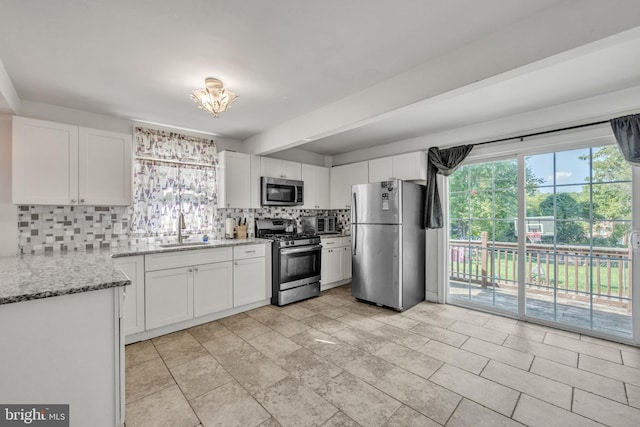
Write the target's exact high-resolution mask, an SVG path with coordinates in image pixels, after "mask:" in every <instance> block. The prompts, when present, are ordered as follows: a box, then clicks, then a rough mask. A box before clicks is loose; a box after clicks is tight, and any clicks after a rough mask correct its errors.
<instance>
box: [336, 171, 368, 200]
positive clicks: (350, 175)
mask: <svg viewBox="0 0 640 427" xmlns="http://www.w3.org/2000/svg"><path fill="white" fill-rule="evenodd" d="M368 182H369V162H359V163H352V164H349V165H343V166H336V167H333V168H331V209H348V208H350V207H351V186H352V185H353V184H366V183H368Z"/></svg>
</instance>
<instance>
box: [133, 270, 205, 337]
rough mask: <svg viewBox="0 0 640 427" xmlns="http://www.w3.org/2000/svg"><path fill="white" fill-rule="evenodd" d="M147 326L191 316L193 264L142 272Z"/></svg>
mask: <svg viewBox="0 0 640 427" xmlns="http://www.w3.org/2000/svg"><path fill="white" fill-rule="evenodd" d="M144 291H145V292H144V299H145V323H146V325H147V330H149V329H153V328H158V327H160V326H165V325H170V324H172V323H176V322H181V321H183V320H188V319H191V318H193V268H192V267H182V268H172V269H168V270H158V271H151V272H148V273H146V275H145V289H144Z"/></svg>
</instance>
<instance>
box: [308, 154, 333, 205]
mask: <svg viewBox="0 0 640 427" xmlns="http://www.w3.org/2000/svg"><path fill="white" fill-rule="evenodd" d="M302 181H304V205H302V208H303V209H329V168H325V167H322V166H314V165H305V164H303V165H302Z"/></svg>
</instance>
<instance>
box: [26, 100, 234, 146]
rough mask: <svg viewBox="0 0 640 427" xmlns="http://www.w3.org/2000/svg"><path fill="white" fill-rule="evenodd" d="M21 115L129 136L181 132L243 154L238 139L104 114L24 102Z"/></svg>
mask: <svg viewBox="0 0 640 427" xmlns="http://www.w3.org/2000/svg"><path fill="white" fill-rule="evenodd" d="M20 115H21V116H24V117H30V118H32V119H40V120H49V121H52V122H59V123H68V124H71V125H77V126H84V127H90V128H94V129H102V130H108V131H111V132H120V133H128V134H131V133H132V132H133V127H134V126H139V127H145V128H151V129H159V130H166V131H169V132H179V133H181V134H185V135H191V136H196V137H201V138H209V139H213V140H214V141H216V146H217V148H218V151H223V150H233V151H239V152H243V144H242V141H240V140H237V139H233V138H224V137H219V136H213V135H211V134H205V133H202V132H196V131H192V130H189V129H181V128H171V127H165V126H162V125H158V124H148V123H143V122H136V121H133V120H128V119H121V118H118V117H112V116H106V115H104V114H95V113H90V112H87V111H80V110H74V109H71V108H65V107H59V106H57V105H49V104H41V103H36V102H29V101H22V105H21V110H20Z"/></svg>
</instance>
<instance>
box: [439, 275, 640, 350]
mask: <svg viewBox="0 0 640 427" xmlns="http://www.w3.org/2000/svg"><path fill="white" fill-rule="evenodd" d="M449 287H450V291H449V292H450V297H451V298H452V302H454V301H455V300H458V301H472V302H475V303H481V304H486V305H488V306H493V307H499V308H500V309H502V310H507V311H510V312H513V313H514V314H517V312H518V295H517V289H516V288H515V287H513V286H501V287H498V288H495V292H494V288H493V287H491V286H489V287H486V288H483V287H482V286H480V285H479V284H475V283H472V284H471V286H470V287H469V284H468V283H463V282H456V281H453V280H451V281H450V283H449ZM534 292H535V293H534ZM583 299H584V300H580V299H574V298H567V297H566V296H560V295H556V304H555V305H554V296H553V293H548V292H540V290H538V289H535V290H532V291H531V292H528V293H527V298H526V313H527V315H528V316H532V317H537V318H540V319H544V320H547V321H556V322H559V323H561V324H565V325H570V326H574V327H578V328H583V329H586V330H596V331H599V332H603V333H608V334H612V335H618V336H622V337H626V338H628V337H631V334H632V320H631V311H630V310H629V308H628V305H627V304H620V302H618V301H611V302H610V303H607V302H601V301H594V302H593V309H592V308H591V304H590V301H589V300H588V298H583ZM630 303H631V302H630V301H629V304H630Z"/></svg>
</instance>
